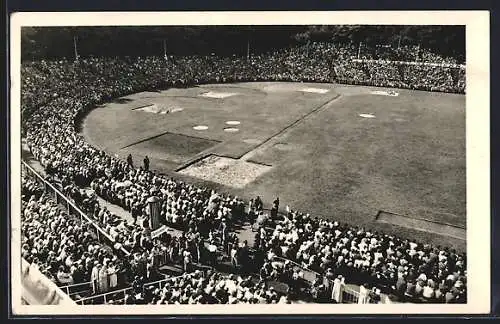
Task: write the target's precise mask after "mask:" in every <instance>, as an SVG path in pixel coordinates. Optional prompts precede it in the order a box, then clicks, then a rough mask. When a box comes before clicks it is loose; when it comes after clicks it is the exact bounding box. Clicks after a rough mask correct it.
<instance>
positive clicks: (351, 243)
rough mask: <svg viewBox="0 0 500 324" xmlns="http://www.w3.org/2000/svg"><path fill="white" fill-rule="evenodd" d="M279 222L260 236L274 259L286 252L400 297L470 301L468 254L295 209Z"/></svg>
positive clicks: (288, 256) (261, 245)
mask: <svg viewBox="0 0 500 324" xmlns="http://www.w3.org/2000/svg"><path fill="white" fill-rule="evenodd" d="M276 223H277V225H276V226H275V227H274V228H268V229H267V230H266V229H265V227H261V229H260V230H259V232H258V233H257V235H256V248H257V249H263V250H265V251H267V258H268V260H269V262H272V260H273V259H274V258H275V257H283V258H286V259H289V260H292V261H295V262H297V263H299V264H300V265H301V266H302V267H303V268H306V269H310V270H312V271H315V272H317V273H321V274H324V275H326V274H327V273H330V274H331V277H332V278H333V277H335V276H337V275H342V276H343V277H345V278H346V280H347V281H348V282H350V283H356V284H366V285H367V284H368V283H369V284H370V285H372V286H376V287H383V288H384V290H385V291H386V292H388V293H392V294H394V295H396V296H398V298H399V300H412V301H414V300H419V301H424V302H440V303H444V302H446V303H456V302H465V298H466V294H467V290H466V284H467V278H466V274H467V270H466V262H467V259H466V255H465V254H460V253H457V252H456V251H455V250H453V249H448V248H442V247H433V246H431V245H429V244H421V243H418V242H415V241H413V240H409V239H402V238H399V237H396V236H393V235H387V234H383V233H378V232H371V231H368V230H364V229H363V228H357V227H353V226H349V225H347V224H339V223H338V222H335V221H328V220H321V219H316V218H312V217H310V216H309V215H308V214H302V213H299V212H295V211H290V212H289V213H288V214H287V215H286V216H284V217H283V218H282V219H281V220H277V221H276Z"/></svg>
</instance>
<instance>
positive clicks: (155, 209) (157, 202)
mask: <svg viewBox="0 0 500 324" xmlns="http://www.w3.org/2000/svg"><path fill="white" fill-rule="evenodd" d="M146 202H147V204H148V214H149V228H150V229H151V237H152V238H155V237H158V236H160V235H161V234H162V233H164V232H166V231H167V229H168V228H167V226H165V225H164V224H162V219H161V210H160V208H161V203H162V200H161V199H160V198H158V197H156V196H151V197H149V198H148V200H146Z"/></svg>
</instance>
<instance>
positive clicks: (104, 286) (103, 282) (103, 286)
mask: <svg viewBox="0 0 500 324" xmlns="http://www.w3.org/2000/svg"><path fill="white" fill-rule="evenodd" d="M107 263H108V261H107V260H104V262H103V265H102V267H101V269H100V270H99V292H100V293H105V292H108V289H109V283H108V279H109V275H108V266H107Z"/></svg>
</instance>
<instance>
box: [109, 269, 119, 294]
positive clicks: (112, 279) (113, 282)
mask: <svg viewBox="0 0 500 324" xmlns="http://www.w3.org/2000/svg"><path fill="white" fill-rule="evenodd" d="M108 276H109V289H110V290H114V289H115V288H116V287H117V286H118V275H117V269H116V267H115V265H114V263H113V262H110V263H109V266H108Z"/></svg>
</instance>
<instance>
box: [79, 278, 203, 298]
mask: <svg viewBox="0 0 500 324" xmlns="http://www.w3.org/2000/svg"><path fill="white" fill-rule="evenodd" d="M200 273H201V274H202V275H203V276H204V273H203V272H200ZM183 277H184V275H180V276H176V277H170V278H165V279H161V280H158V281H153V282H148V283H145V284H143V285H142V290H143V291H144V290H146V289H148V288H149V287H157V288H158V289H163V287H165V283H167V282H169V281H172V280H174V279H177V278H183ZM133 291H134V288H133V287H127V288H123V289H119V290H114V291H109V292H106V293H103V294H99V295H95V296H90V297H86V298H82V299H79V300H77V301H76V303H77V304H79V305H92V304H95V303H96V302H97V303H99V304H101V303H104V304H106V303H108V302H109V301H111V300H112V301H113V302H122V301H124V300H125V297H126V296H127V294H128V293H131V292H133ZM121 296H123V297H121Z"/></svg>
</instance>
